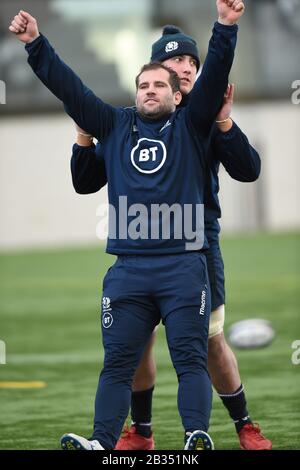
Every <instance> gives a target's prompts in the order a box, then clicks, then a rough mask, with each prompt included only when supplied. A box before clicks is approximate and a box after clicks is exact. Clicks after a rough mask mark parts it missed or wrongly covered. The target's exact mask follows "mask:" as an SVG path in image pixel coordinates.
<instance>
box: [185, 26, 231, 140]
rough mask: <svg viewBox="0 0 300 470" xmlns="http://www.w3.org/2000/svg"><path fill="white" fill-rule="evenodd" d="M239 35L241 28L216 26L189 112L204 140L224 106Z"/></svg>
mask: <svg viewBox="0 0 300 470" xmlns="http://www.w3.org/2000/svg"><path fill="white" fill-rule="evenodd" d="M237 31H238V27H237V25H232V26H225V25H222V24H220V23H218V22H216V23H215V25H214V28H213V34H212V37H211V39H210V41H209V47H208V53H207V56H206V59H205V62H204V65H203V68H202V72H201V75H200V77H198V79H197V80H196V83H195V85H194V88H193V90H192V92H191V96H190V99H189V103H188V105H187V108H186V109H187V116H188V119H190V121H191V123H192V125H193V127H194V129H195V130H196V132H197V133H199V134H200V135H202V136H204V137H207V136H208V135H209V133H210V130H211V126H212V124H213V123H214V120H215V118H216V115H217V114H218V112H219V110H220V108H221V106H222V103H223V97H224V93H225V91H226V89H227V86H228V77H229V72H230V69H231V66H232V62H233V58H234V50H235V46H236V40H237Z"/></svg>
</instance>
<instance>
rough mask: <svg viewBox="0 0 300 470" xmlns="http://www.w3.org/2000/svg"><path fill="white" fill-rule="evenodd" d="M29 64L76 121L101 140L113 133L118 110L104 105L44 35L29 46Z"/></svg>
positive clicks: (27, 45)
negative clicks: (60, 56)
mask: <svg viewBox="0 0 300 470" xmlns="http://www.w3.org/2000/svg"><path fill="white" fill-rule="evenodd" d="M25 49H26V50H27V52H28V54H29V56H28V63H29V65H30V66H31V68H32V70H33V71H34V73H35V74H36V75H37V76H38V78H39V79H40V80H41V81H42V82H43V83H44V85H46V87H47V88H48V89H49V90H50V91H51V92H52V93H53V94H54V95H55V96H56V97H57V98H58V99H59V100H61V101H62V102H63V103H64V105H65V109H66V110H67V112H68V114H69V115H70V116H71V117H72V119H74V121H75V122H76V123H77V124H78V125H79V126H80V127H81V128H82V129H85V130H86V131H87V132H89V133H90V134H92V135H93V136H94V137H96V138H97V139H98V140H100V141H103V140H104V138H105V137H106V136H107V135H108V134H109V133H110V132H111V130H112V128H113V126H114V121H115V118H116V114H117V110H116V108H114V107H113V106H110V105H108V104H106V103H104V102H103V101H102V100H100V98H98V97H97V96H96V95H95V94H94V93H93V92H92V91H91V90H90V89H89V88H87V87H86V86H85V85H84V84H83V83H82V81H81V80H80V78H79V77H78V76H77V75H76V74H75V73H74V72H73V70H72V69H71V68H70V67H68V66H67V65H66V64H65V63H64V62H63V61H62V60H61V59H60V58H59V56H58V55H57V54H56V53H55V51H54V49H53V47H52V46H51V44H50V43H49V41H48V40H47V39H46V38H45V36H43V35H42V34H41V35H40V36H39V37H38V38H36V39H35V40H34V41H33V42H31V43H30V44H26V46H25Z"/></svg>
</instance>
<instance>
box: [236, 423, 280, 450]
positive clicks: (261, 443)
mask: <svg viewBox="0 0 300 470" xmlns="http://www.w3.org/2000/svg"><path fill="white" fill-rule="evenodd" d="M238 436H239V440H240V446H241V448H242V449H244V450H271V449H272V441H270V440H269V439H266V438H265V436H263V435H262V433H261V432H260V427H259V426H258V424H253V423H248V424H245V426H243V428H242V429H241V430H240V432H239V434H238Z"/></svg>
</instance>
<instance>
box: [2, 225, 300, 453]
mask: <svg viewBox="0 0 300 470" xmlns="http://www.w3.org/2000/svg"><path fill="white" fill-rule="evenodd" d="M222 248H223V254H224V260H225V267H226V286H227V303H226V329H228V327H229V326H230V324H232V323H233V322H235V321H238V320H241V319H244V318H252V317H259V318H265V319H268V320H270V321H271V322H272V324H273V326H274V328H275V330H276V338H275V340H274V342H273V343H272V344H271V345H270V346H269V347H267V348H265V349H260V350H255V351H240V350H235V352H236V355H237V358H238V361H239V367H240V373H241V376H242V380H243V383H244V385H245V389H246V396H247V401H248V407H249V411H250V414H251V417H252V418H253V419H254V421H258V422H259V424H260V425H261V427H262V430H263V432H264V434H265V435H266V436H267V437H269V438H271V439H272V440H273V446H274V449H300V425H299V423H300V365H293V364H292V361H291V356H292V353H293V350H292V347H291V345H292V342H293V341H294V340H296V339H298V340H300V318H299V306H300V301H299V289H298V286H299V277H300V273H299V255H298V254H299V236H298V235H297V234H282V235H268V234H261V235H251V236H250V235H249V236H243V237H235V238H225V239H224V240H222ZM113 261H114V257H112V256H109V255H107V254H104V249H103V247H101V246H99V247H96V248H88V249H82V248H80V249H78V250H75V249H73V250H50V251H34V252H22V253H10V254H2V255H1V256H0V340H3V341H5V343H6V348H7V364H6V365H0V382H2V381H44V382H46V384H47V386H46V387H45V388H42V389H25V390H24V389H1V388H0V422H1V426H0V449H59V437H60V436H61V435H62V434H63V433H65V432H75V433H77V434H81V435H85V436H89V435H90V434H91V431H92V421H93V406H94V394H95V389H96V386H97V382H98V374H99V371H100V368H101V364H102V358H103V354H102V345H101V339H100V321H99V318H100V299H101V284H102V283H101V281H102V277H103V275H104V274H105V272H106V270H107V268H108V266H109V265H110V264H112V262H113ZM155 353H156V358H157V368H158V376H157V384H156V388H155V392H154V402H153V426H154V433H155V440H156V448H157V449H182V438H183V431H182V427H181V423H180V419H179V416H178V412H177V405H176V393H177V379H176V376H175V373H174V370H173V368H172V365H171V363H170V359H169V355H168V351H167V348H166V342H165V336H164V328H163V327H160V329H159V334H158V338H157V343H156V348H155ZM299 357H300V354H299ZM210 434H211V436H212V437H213V439H214V442H215V447H216V448H217V449H238V448H239V446H238V440H237V437H236V434H235V431H234V426H233V424H232V422H231V421H230V419H229V417H228V415H227V412H226V410H225V409H224V407H223V405H222V403H221V401H220V400H219V398H218V397H217V396H216V394H215V395H214V405H213V412H212V418H211V426H210Z"/></svg>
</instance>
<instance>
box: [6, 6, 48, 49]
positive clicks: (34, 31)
mask: <svg viewBox="0 0 300 470" xmlns="http://www.w3.org/2000/svg"><path fill="white" fill-rule="evenodd" d="M8 29H9V31H11V32H12V33H13V34H15V35H16V36H17V38H18V39H19V40H20V41H22V42H24V43H30V42H32V41H34V40H35V39H36V38H37V37H38V36H39V35H40V33H39V30H38V26H37V21H36V19H35V18H33V16H31V15H30V14H29V13H27V12H26V11H23V10H20V12H19V13H18V15H16V16H15V17H14V19H13V20H12V22H11V24H10V27H9V28H8Z"/></svg>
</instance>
